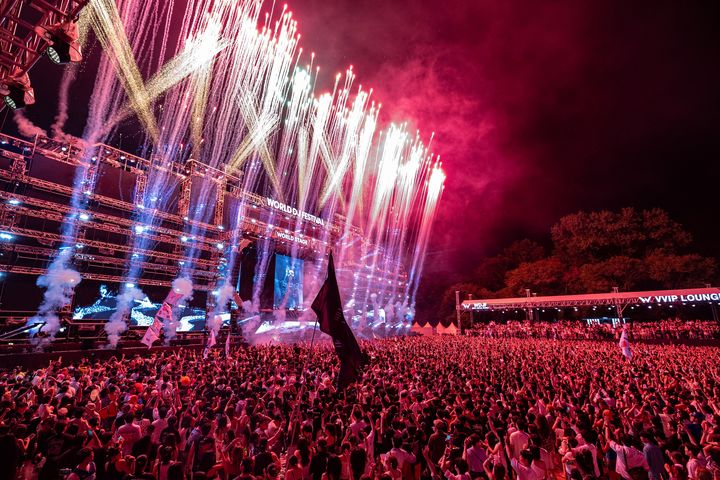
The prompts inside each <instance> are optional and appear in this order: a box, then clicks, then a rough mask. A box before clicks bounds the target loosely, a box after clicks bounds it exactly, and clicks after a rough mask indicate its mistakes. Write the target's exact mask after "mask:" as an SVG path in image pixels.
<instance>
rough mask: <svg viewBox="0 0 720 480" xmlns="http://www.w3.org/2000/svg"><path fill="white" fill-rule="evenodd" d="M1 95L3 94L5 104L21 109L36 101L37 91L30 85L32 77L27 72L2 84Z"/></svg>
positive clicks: (14, 108) (0, 87) (0, 86)
mask: <svg viewBox="0 0 720 480" xmlns="http://www.w3.org/2000/svg"><path fill="white" fill-rule="evenodd" d="M0 95H2V97H3V101H4V102H5V105H7V106H8V107H9V108H11V109H13V110H19V109H21V108H25V107H26V106H28V105H32V104H33V103H35V91H34V90H33V89H32V87H31V86H30V77H28V75H27V73H26V74H24V75H22V76H20V77H16V78H11V79H9V80H7V82H6V83H4V84H0Z"/></svg>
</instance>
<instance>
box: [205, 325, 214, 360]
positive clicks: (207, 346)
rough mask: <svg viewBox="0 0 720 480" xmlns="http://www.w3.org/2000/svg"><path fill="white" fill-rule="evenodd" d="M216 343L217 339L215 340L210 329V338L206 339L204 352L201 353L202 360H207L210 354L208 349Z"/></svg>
mask: <svg viewBox="0 0 720 480" xmlns="http://www.w3.org/2000/svg"><path fill="white" fill-rule="evenodd" d="M216 343H217V339H216V338H215V330H213V329H210V337H209V338H208V342H207V345H205V350H204V351H203V358H207V357H208V354H209V353H210V349H211V348H212V347H214V346H215V344H216Z"/></svg>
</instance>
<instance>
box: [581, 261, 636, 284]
mask: <svg viewBox="0 0 720 480" xmlns="http://www.w3.org/2000/svg"><path fill="white" fill-rule="evenodd" d="M647 278H648V275H647V273H646V270H645V268H643V262H642V260H638V259H637V258H630V257H625V256H617V257H611V258H609V259H607V260H604V261H600V262H595V263H588V264H585V265H583V266H582V267H580V268H579V271H578V286H579V287H580V289H579V291H582V292H610V291H611V290H612V288H613V287H618V288H620V290H624V291H630V290H633V289H636V288H638V287H639V286H640V284H641V282H642V281H643V280H645V279H647Z"/></svg>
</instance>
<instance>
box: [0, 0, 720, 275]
mask: <svg viewBox="0 0 720 480" xmlns="http://www.w3.org/2000/svg"><path fill="white" fill-rule="evenodd" d="M289 8H290V9H291V10H292V11H293V12H294V14H295V16H296V18H297V19H298V21H299V30H300V32H301V34H302V39H301V45H302V46H303V48H304V50H305V52H306V53H307V52H310V51H314V52H315V53H316V60H315V62H316V64H317V65H320V66H321V72H320V79H319V82H318V85H319V87H320V88H318V91H320V92H321V91H323V90H324V89H329V88H330V87H331V85H332V81H333V80H334V77H335V74H336V73H337V72H339V71H344V70H345V69H346V68H347V67H348V66H349V65H353V67H354V71H355V73H356V74H357V80H356V82H357V83H361V84H362V85H363V86H368V87H373V88H374V90H375V93H374V95H375V99H376V100H377V101H380V102H382V104H383V113H382V115H381V120H382V121H384V122H387V121H391V120H398V121H405V120H410V121H411V124H412V126H413V127H414V128H418V129H420V130H421V132H422V134H423V138H424V139H425V140H426V141H427V140H428V139H429V137H430V134H431V132H433V131H434V132H435V139H434V141H433V150H434V151H435V152H436V153H438V154H440V155H441V158H442V160H443V166H444V169H445V171H446V173H447V182H446V189H445V194H444V197H443V199H442V202H441V205H440V209H439V217H438V222H437V224H436V226H435V231H434V235H433V241H432V246H431V253H430V258H431V259H432V261H430V262H428V265H427V267H426V274H427V273H432V274H433V275H426V276H425V280H424V282H425V285H426V288H427V286H432V284H433V283H434V282H439V283H442V284H447V283H452V282H454V281H457V280H464V279H466V278H468V277H469V275H470V274H471V272H472V270H473V269H474V268H475V266H476V265H477V263H478V262H479V260H481V259H482V258H483V257H485V256H487V255H492V254H494V253H496V252H497V251H498V250H499V249H501V248H502V247H504V246H505V245H507V244H508V243H509V242H511V241H513V240H516V239H520V238H523V237H531V238H534V239H537V240H540V241H545V242H547V239H548V237H549V229H550V226H551V225H552V224H553V223H555V222H556V221H557V220H558V219H559V218H560V217H561V216H563V215H566V214H569V213H574V212H577V211H578V210H581V209H585V210H593V209H602V208H608V209H618V208H620V207H623V206H634V207H638V208H646V207H661V208H664V209H667V210H668V211H669V212H670V213H671V215H672V216H673V217H674V218H675V219H676V220H678V221H680V222H682V223H683V224H685V225H686V226H687V228H688V229H689V230H690V231H691V232H692V233H693V234H694V236H695V238H696V241H697V242H696V245H697V247H698V249H699V250H700V251H701V252H702V253H705V254H709V255H716V256H720V255H719V254H720V248H719V247H718V243H717V241H716V238H717V236H718V232H720V221H719V220H718V219H717V216H716V215H715V212H716V210H717V206H718V202H717V193H716V192H717V185H718V182H719V181H720V175H718V173H717V167H716V161H717V160H718V159H719V158H720V66H719V60H720V3H718V2H717V1H714V2H707V4H702V3H694V2H677V1H653V2H650V1H631V2H627V1H618V0H597V1H590V0H588V1H578V0H564V1H543V2H530V1H524V2H521V1H518V0H494V1H492V2H490V1H485V0H483V1H477V0H470V1H468V0H465V1H461V0H446V1H444V2H440V1H433V2H430V1H420V0H413V1H412V2H389V1H382V0H333V1H328V0H293V1H291V2H290V3H289ZM305 58H307V56H305ZM45 63H49V62H47V61H45ZM36 71H38V72H40V71H42V72H43V73H42V74H41V75H42V77H43V78H47V77H46V73H45V72H54V73H50V74H49V76H50V77H51V76H52V75H53V74H54V75H56V76H57V79H58V80H59V77H60V75H59V73H58V72H57V69H56V67H54V66H48V65H39V66H38V67H36V69H35V70H33V71H32V72H31V76H32V75H33V74H34V72H36ZM38 75H40V74H39V73H38ZM31 78H32V77H31ZM35 78H37V77H35ZM42 81H43V80H38V82H37V83H41V82H42ZM34 83H35V82H34ZM36 85H37V84H36ZM50 85H52V88H48V87H47V86H46V87H45V88H43V85H37V86H36V91H37V93H38V97H41V96H45V98H48V97H52V91H57V90H56V87H55V86H54V85H53V84H52V83H51V84H50ZM39 101H40V100H39ZM49 103H50V104H52V102H49ZM82 103H83V102H79V103H78V104H75V105H73V106H72V107H71V112H70V113H71V116H72V115H75V116H76V117H78V116H82V113H83V108H86V104H85V106H84V107H83V105H82ZM52 107H53V108H48V107H47V106H35V107H33V108H31V109H28V112H27V114H28V116H29V117H30V118H31V119H32V120H33V121H36V122H37V123H38V124H39V125H40V126H42V127H44V128H47V127H48V126H49V124H50V123H51V119H52V115H54V113H55V112H54V104H52ZM44 110H47V111H44ZM8 123H10V122H8Z"/></svg>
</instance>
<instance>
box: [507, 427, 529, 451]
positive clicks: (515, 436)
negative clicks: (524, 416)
mask: <svg viewBox="0 0 720 480" xmlns="http://www.w3.org/2000/svg"><path fill="white" fill-rule="evenodd" d="M525 430H527V424H526V423H525V422H522V421H520V422H518V424H517V430H515V431H514V432H512V433H511V434H510V436H509V437H508V442H509V446H510V452H509V453H508V455H509V456H510V458H515V459H518V458H520V452H521V451H522V450H523V449H524V448H525V447H527V444H528V441H529V440H530V435H528V434H527V433H525Z"/></svg>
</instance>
